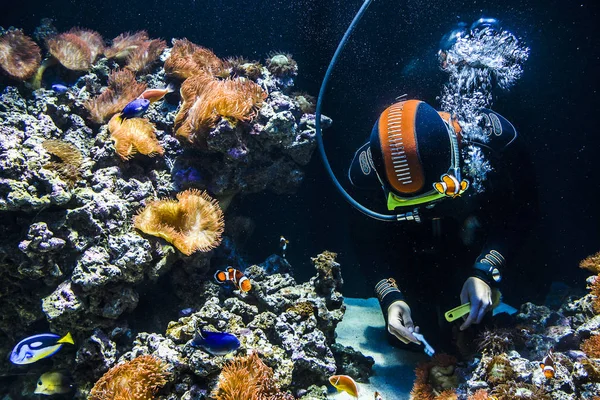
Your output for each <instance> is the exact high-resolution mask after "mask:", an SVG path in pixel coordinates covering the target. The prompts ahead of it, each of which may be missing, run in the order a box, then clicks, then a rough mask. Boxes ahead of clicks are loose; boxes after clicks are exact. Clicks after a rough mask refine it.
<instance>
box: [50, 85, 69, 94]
mask: <svg viewBox="0 0 600 400" xmlns="http://www.w3.org/2000/svg"><path fill="white" fill-rule="evenodd" d="M52 90H54V91H55V92H56V93H59V94H63V93H65V92H66V91H68V90H69V88H68V87H67V86H65V85H63V84H61V83H55V84H54V85H52Z"/></svg>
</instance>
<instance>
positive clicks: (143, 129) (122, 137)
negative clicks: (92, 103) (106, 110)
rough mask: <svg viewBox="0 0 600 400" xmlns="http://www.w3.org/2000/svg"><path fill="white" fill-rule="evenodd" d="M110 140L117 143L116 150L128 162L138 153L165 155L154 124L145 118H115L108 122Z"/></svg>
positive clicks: (152, 155)
mask: <svg viewBox="0 0 600 400" xmlns="http://www.w3.org/2000/svg"><path fill="white" fill-rule="evenodd" d="M108 131H109V132H110V134H111V135H110V138H111V139H112V140H114V142H115V150H116V152H117V154H118V155H119V156H120V157H121V159H123V160H128V159H130V158H131V157H133V156H134V155H135V154H136V153H140V154H144V155H147V156H150V157H154V156H155V155H157V154H160V155H161V156H162V155H163V154H164V149H163V148H162V146H161V145H160V143H159V142H158V139H157V138H156V128H155V127H154V124H153V123H152V122H150V121H148V120H147V119H145V118H128V119H123V118H121V116H120V115H118V114H117V115H115V116H113V117H112V118H111V119H110V121H109V122H108Z"/></svg>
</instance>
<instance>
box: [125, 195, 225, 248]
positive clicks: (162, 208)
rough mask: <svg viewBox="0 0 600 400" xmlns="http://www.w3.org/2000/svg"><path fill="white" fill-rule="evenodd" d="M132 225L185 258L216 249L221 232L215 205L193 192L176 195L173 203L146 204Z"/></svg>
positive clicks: (220, 221) (163, 201)
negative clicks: (175, 249) (166, 243)
mask: <svg viewBox="0 0 600 400" xmlns="http://www.w3.org/2000/svg"><path fill="white" fill-rule="evenodd" d="M133 224H134V225H135V227H136V228H137V229H139V230H141V231H142V232H144V233H147V234H149V235H153V236H158V237H161V238H163V239H165V240H166V241H168V242H169V243H172V244H173V245H174V246H175V247H177V249H178V250H179V251H181V252H182V253H183V254H185V255H187V256H189V255H190V254H192V253H194V252H196V251H209V250H210V249H213V248H215V247H217V246H218V245H219V243H221V234H222V233H223V229H224V227H223V212H222V211H221V207H220V206H219V203H218V202H217V201H216V200H215V199H213V198H211V197H210V196H209V195H208V194H207V193H206V192H200V191H198V190H195V189H190V190H186V191H184V192H181V193H179V194H177V200H156V201H152V202H149V203H148V204H147V205H146V207H145V208H144V209H143V210H142V211H140V212H139V213H138V214H137V215H136V216H135V218H134V219H133Z"/></svg>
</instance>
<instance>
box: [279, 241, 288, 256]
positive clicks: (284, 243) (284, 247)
mask: <svg viewBox="0 0 600 400" xmlns="http://www.w3.org/2000/svg"><path fill="white" fill-rule="evenodd" d="M289 243H290V241H289V240H287V239H286V238H284V237H283V236H281V237H280V238H279V247H281V255H282V256H283V258H285V251H286V250H287V246H288V244H289Z"/></svg>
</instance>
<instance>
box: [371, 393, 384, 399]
mask: <svg viewBox="0 0 600 400" xmlns="http://www.w3.org/2000/svg"><path fill="white" fill-rule="evenodd" d="M373 398H374V399H375V400H383V397H381V394H379V392H375V394H374V395H373Z"/></svg>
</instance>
